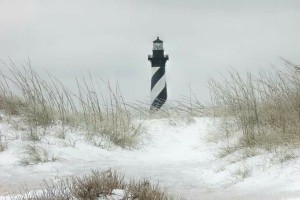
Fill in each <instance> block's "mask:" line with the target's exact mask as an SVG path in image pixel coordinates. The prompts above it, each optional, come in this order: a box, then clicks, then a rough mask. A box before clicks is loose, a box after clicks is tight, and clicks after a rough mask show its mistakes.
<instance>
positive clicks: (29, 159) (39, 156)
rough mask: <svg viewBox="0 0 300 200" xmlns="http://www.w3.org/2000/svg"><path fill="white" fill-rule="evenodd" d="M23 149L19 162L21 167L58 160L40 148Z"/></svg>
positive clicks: (28, 147)
mask: <svg viewBox="0 0 300 200" xmlns="http://www.w3.org/2000/svg"><path fill="white" fill-rule="evenodd" d="M23 149H24V150H23V152H22V158H21V160H20V164H21V165H33V164H38V163H45V162H54V161H57V160H59V158H58V157H57V156H54V155H50V154H49V152H48V151H47V150H46V149H44V148H42V147H38V146H34V145H26V146H24V148H23Z"/></svg>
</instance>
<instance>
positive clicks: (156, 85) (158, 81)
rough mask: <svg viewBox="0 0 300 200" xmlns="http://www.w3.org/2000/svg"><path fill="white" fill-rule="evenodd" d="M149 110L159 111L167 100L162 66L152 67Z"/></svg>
mask: <svg viewBox="0 0 300 200" xmlns="http://www.w3.org/2000/svg"><path fill="white" fill-rule="evenodd" d="M150 96H151V109H154V108H155V109H160V108H161V107H162V105H163V104H164V103H165V102H166V100H167V84H166V74H165V67H164V66H155V67H152V78H151V95H150Z"/></svg>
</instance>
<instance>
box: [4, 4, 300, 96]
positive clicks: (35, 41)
mask: <svg viewBox="0 0 300 200" xmlns="http://www.w3.org/2000/svg"><path fill="white" fill-rule="evenodd" d="M157 36H160V38H161V39H162V40H163V41H164V42H165V43H164V47H165V52H166V53H167V54H169V56H170V61H169V62H168V63H167V84H168V95H169V99H179V98H181V97H182V95H183V96H188V95H189V85H190V86H191V89H192V91H193V93H194V94H195V95H196V96H197V97H198V98H199V99H200V100H201V101H207V100H209V91H208V89H207V80H208V78H210V77H217V78H220V77H221V76H220V74H221V75H224V74H225V72H226V71H227V70H228V69H230V68H234V69H236V70H238V71H240V72H242V73H245V72H246V71H255V70H256V69H258V68H261V67H266V66H268V65H270V64H271V63H273V64H280V59H279V57H284V58H286V59H288V60H290V61H291V62H294V63H296V64H300V56H299V55H300V38H299V36H300V1H299V0H286V1H282V0H254V1H246V0H241V1H238V0H228V1H221V0H219V1H216V0H214V1H204V0H200V1H196V0H187V1H179V0H172V1H171V0H169V1H167V0H165V1H158V0H154V1H146V0H140V1H137V0H122V1H121V0H86V1H83V0H81V1H79V0H72V1H71V0H66V1H58V0H45V1H38V0H27V1H22V0H0V59H2V60H4V61H8V57H10V58H11V59H12V60H13V61H14V62H15V63H16V64H22V63H24V62H26V60H27V59H28V58H30V60H31V63H32V66H33V68H34V69H36V70H37V71H39V72H41V73H42V74H45V73H44V72H45V71H48V72H50V73H51V74H53V75H54V76H56V77H57V78H58V79H60V80H62V82H64V83H65V84H66V85H67V86H68V87H71V88H72V87H75V85H76V83H75V77H80V76H82V75H88V72H90V73H91V74H92V75H94V76H99V77H101V78H103V79H105V80H111V81H112V82H115V81H118V82H119V84H120V88H121V91H122V94H123V96H124V98H125V99H126V100H128V101H135V100H148V99H149V92H150V91H149V90H150V78H151V77H150V76H151V71H150V66H151V65H150V63H149V62H148V60H147V55H148V54H151V49H152V41H153V40H154V39H155V38H156V37H157ZM3 68H4V66H3V65H0V69H1V70H3Z"/></svg>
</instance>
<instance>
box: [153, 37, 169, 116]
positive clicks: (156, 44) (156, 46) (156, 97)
mask: <svg viewBox="0 0 300 200" xmlns="http://www.w3.org/2000/svg"><path fill="white" fill-rule="evenodd" d="M152 52H153V53H152V55H149V56H148V60H149V61H150V62H151V69H152V77H151V92H150V101H151V102H150V103H151V106H150V110H152V111H153V110H159V109H160V108H161V107H162V105H163V104H164V103H165V102H166V100H167V83H166V70H165V66H166V62H167V60H169V56H168V55H164V47H163V41H162V40H160V39H159V37H157V39H156V40H154V41H153V49H152Z"/></svg>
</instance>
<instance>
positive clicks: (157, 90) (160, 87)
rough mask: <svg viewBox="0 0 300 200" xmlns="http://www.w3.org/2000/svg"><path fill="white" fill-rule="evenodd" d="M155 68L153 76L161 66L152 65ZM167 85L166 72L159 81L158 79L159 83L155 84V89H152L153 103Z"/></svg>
mask: <svg viewBox="0 0 300 200" xmlns="http://www.w3.org/2000/svg"><path fill="white" fill-rule="evenodd" d="M152 68H154V69H153V70H152V72H153V73H152V76H153V75H154V73H155V72H156V71H157V70H158V69H159V67H152ZM165 87H166V75H165V74H164V75H163V76H162V77H161V78H160V79H159V81H157V83H156V84H155V86H154V87H153V89H152V90H151V103H153V101H154V100H155V99H156V98H157V97H158V95H159V94H160V92H161V91H162V90H163V89H164V88H165Z"/></svg>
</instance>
